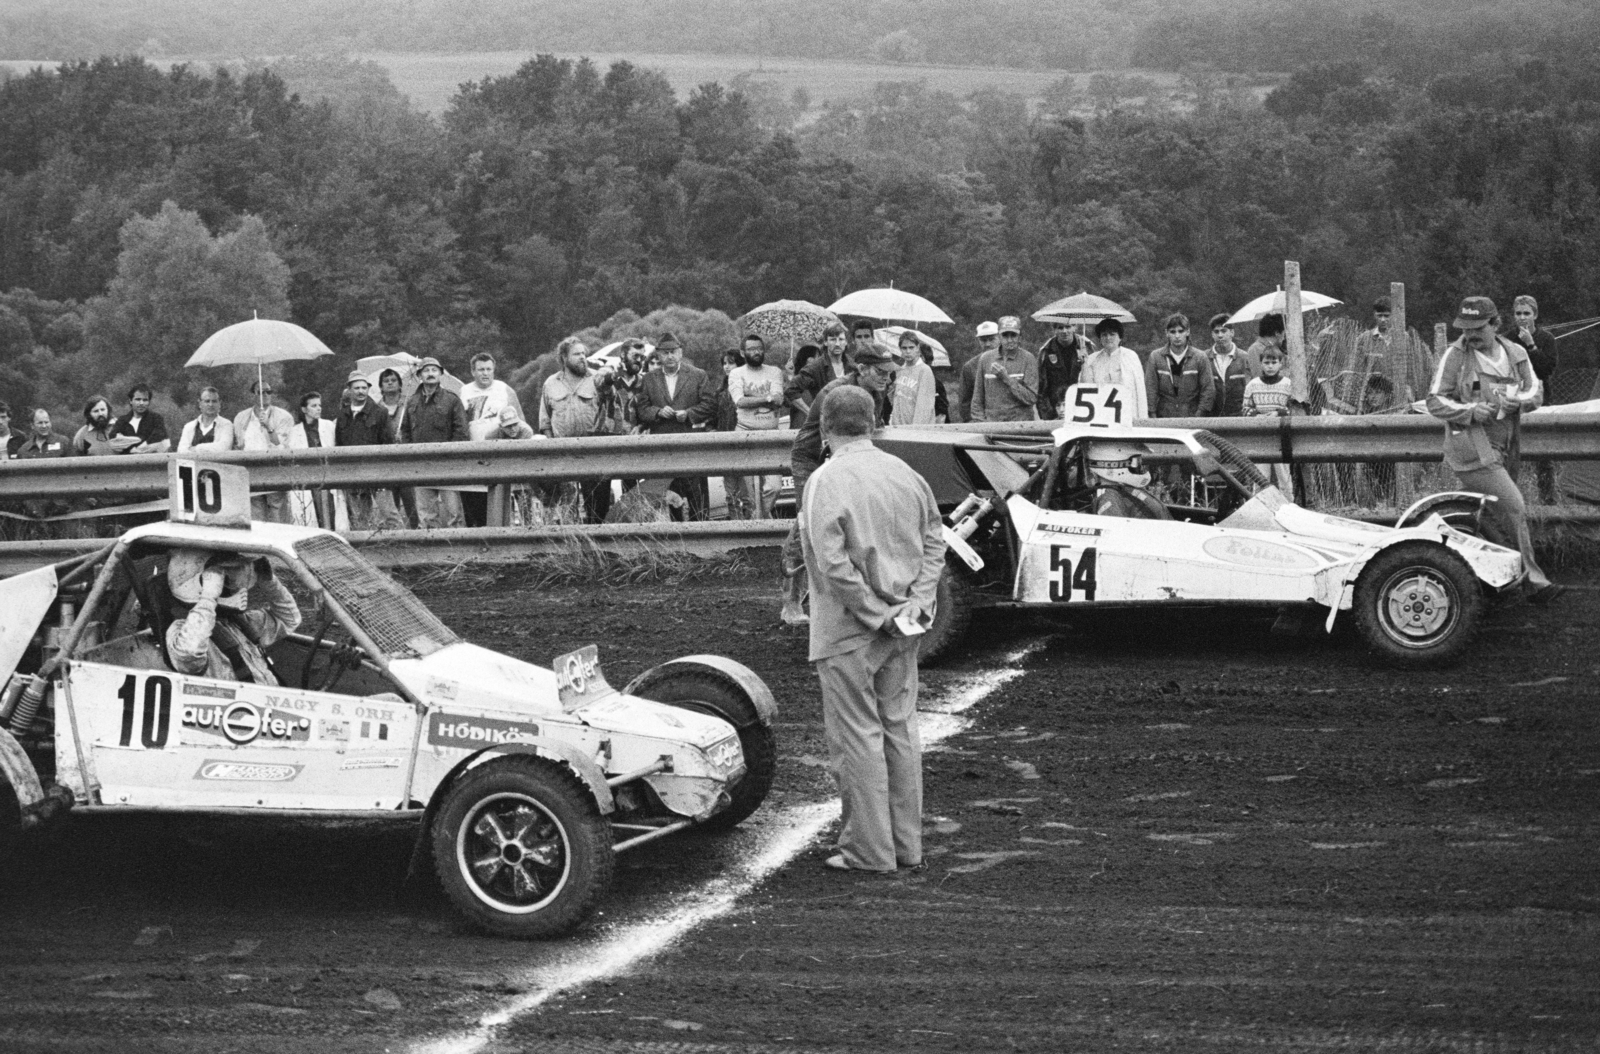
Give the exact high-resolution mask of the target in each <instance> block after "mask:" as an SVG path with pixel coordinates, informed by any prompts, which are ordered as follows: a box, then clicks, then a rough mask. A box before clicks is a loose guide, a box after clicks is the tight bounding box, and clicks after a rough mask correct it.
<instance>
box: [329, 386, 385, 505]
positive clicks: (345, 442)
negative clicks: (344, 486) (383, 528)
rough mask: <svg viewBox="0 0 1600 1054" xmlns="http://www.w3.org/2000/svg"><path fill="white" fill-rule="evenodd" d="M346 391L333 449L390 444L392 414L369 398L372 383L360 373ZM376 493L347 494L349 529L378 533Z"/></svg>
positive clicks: (357, 492) (335, 419)
mask: <svg viewBox="0 0 1600 1054" xmlns="http://www.w3.org/2000/svg"><path fill="white" fill-rule="evenodd" d="M345 390H346V391H348V392H349V393H350V401H349V402H348V403H346V404H345V405H344V407H342V408H341V409H340V410H339V416H338V417H336V418H334V422H333V445H334V446H377V445H379V444H381V443H387V442H388V441H389V414H388V412H387V411H385V410H384V408H383V407H382V406H380V405H379V404H378V402H377V401H376V400H374V399H372V398H370V396H371V394H372V382H371V381H369V380H367V375H366V374H364V373H362V372H361V371H360V370H354V371H352V372H351V374H350V376H348V377H346V378H345ZM377 493H378V492H377V491H373V490H347V491H345V492H344V498H345V504H346V505H347V506H348V507H349V509H350V529H351V530H353V531H371V530H376V529H377V527H378V523H379V515H378V510H377V508H376V501H377V498H376V495H377Z"/></svg>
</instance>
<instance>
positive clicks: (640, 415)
mask: <svg viewBox="0 0 1600 1054" xmlns="http://www.w3.org/2000/svg"><path fill="white" fill-rule="evenodd" d="M656 354H657V355H659V356H661V372H659V373H647V374H645V376H644V383H643V386H642V387H641V388H640V389H639V396H638V400H637V401H636V402H635V403H634V415H635V417H636V418H637V419H638V421H639V426H640V427H641V428H644V429H646V430H647V431H648V432H649V433H650V434H651V435H677V434H680V433H683V432H689V431H692V430H694V429H695V428H698V427H700V426H701V425H703V424H705V423H706V422H707V421H709V420H711V418H712V417H714V416H715V415H716V412H717V388H716V386H715V385H714V384H712V383H711V378H710V377H709V376H707V375H706V371H705V370H702V369H701V368H700V367H698V366H696V365H695V364H694V363H692V362H685V361H684V359H683V345H682V344H680V343H678V338H677V337H675V336H673V335H672V334H671V333H663V334H662V335H661V339H660V340H658V341H656ZM672 491H673V493H674V494H679V495H681V496H682V497H683V500H684V502H685V503H686V504H687V505H688V513H689V519H691V520H703V519H705V518H706V510H707V506H708V505H709V504H710V501H709V499H708V494H707V487H706V480H705V477H704V476H685V477H681V478H679V479H674V480H673V481H672ZM677 511H678V510H676V509H674V510H673V512H674V514H676V513H677Z"/></svg>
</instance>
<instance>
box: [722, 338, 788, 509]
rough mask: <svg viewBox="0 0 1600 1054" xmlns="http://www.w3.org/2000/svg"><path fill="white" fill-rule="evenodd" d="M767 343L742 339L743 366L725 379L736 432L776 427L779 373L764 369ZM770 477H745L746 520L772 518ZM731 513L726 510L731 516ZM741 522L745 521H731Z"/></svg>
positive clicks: (780, 398)
mask: <svg viewBox="0 0 1600 1054" xmlns="http://www.w3.org/2000/svg"><path fill="white" fill-rule="evenodd" d="M766 358H767V342H766V341H765V340H762V339H761V338H760V337H758V336H756V335H755V334H754V333H751V334H749V335H748V336H746V337H745V338H744V365H743V366H740V367H739V368H738V369H736V370H734V371H733V372H732V373H730V374H729V375H728V396H729V398H731V399H732V400H733V405H734V406H735V407H736V408H737V410H738V415H739V423H738V425H737V426H736V427H735V429H734V430H735V431H738V432H767V431H771V430H773V429H775V428H777V427H778V425H779V421H778V408H779V407H780V406H782V405H783V389H784V383H783V371H782V370H780V369H778V367H776V366H767V365H765V363H766ZM775 479H776V477H774V476H746V477H745V490H746V493H747V494H748V495H749V501H750V502H751V506H752V507H751V508H750V510H749V513H750V515H749V517H748V518H749V519H754V520H766V519H771V518H772V502H773V500H774V499H775V498H776V497H777V488H776V487H773V488H772V489H771V490H768V482H769V480H775ZM731 511H732V510H730V512H731ZM734 518H735V519H744V518H746V517H739V516H736V517H734Z"/></svg>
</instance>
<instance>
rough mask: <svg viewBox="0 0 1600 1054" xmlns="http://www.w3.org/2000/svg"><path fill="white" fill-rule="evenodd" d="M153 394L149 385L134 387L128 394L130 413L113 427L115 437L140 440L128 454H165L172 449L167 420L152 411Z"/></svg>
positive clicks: (123, 416) (130, 448)
mask: <svg viewBox="0 0 1600 1054" xmlns="http://www.w3.org/2000/svg"><path fill="white" fill-rule="evenodd" d="M151 394H152V393H151V391H150V388H149V387H148V386H147V385H143V384H136V385H134V386H133V388H132V389H131V390H130V391H129V392H128V412H127V413H125V414H123V415H122V416H121V417H119V418H117V423H116V424H114V425H113V426H112V427H111V434H112V435H113V436H133V437H134V438H135V439H137V440H138V443H136V444H134V445H133V446H130V447H129V448H128V449H127V451H126V453H129V454H165V453H166V452H167V451H168V450H170V449H172V440H171V439H170V438H169V437H168V436H167V421H166V418H164V417H162V416H161V415H160V414H158V413H156V411H154V410H152V409H150V397H151Z"/></svg>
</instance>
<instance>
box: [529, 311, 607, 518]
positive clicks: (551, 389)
mask: <svg viewBox="0 0 1600 1054" xmlns="http://www.w3.org/2000/svg"><path fill="white" fill-rule="evenodd" d="M556 358H557V359H558V360H560V362H561V369H559V370H557V371H556V372H555V373H552V374H551V375H550V376H549V377H547V378H545V382H544V388H543V389H542V390H541V391H540V393H539V431H541V432H543V433H544V434H545V435H546V436H548V437H549V438H551V439H582V438H586V437H588V436H592V435H598V434H602V433H603V432H606V431H609V430H610V429H609V428H607V427H603V426H602V423H601V420H600V418H601V415H602V414H603V413H605V412H606V406H607V405H609V404H610V401H609V400H607V399H605V398H604V397H605V396H606V395H607V394H608V393H609V391H610V388H611V383H612V379H613V378H614V377H615V375H616V374H615V371H613V370H611V369H609V368H604V369H600V370H596V371H594V372H590V370H589V349H588V348H587V347H585V346H584V343H583V341H581V340H579V339H578V338H577V337H567V338H566V339H564V340H563V341H562V342H561V343H560V344H558V345H557V346H556ZM578 489H579V493H580V494H581V495H582V500H583V506H584V519H585V522H587V523H604V522H605V521H606V513H608V512H610V511H611V481H610V480H609V479H602V480H596V481H593V482H585V483H580V484H579V485H578Z"/></svg>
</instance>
